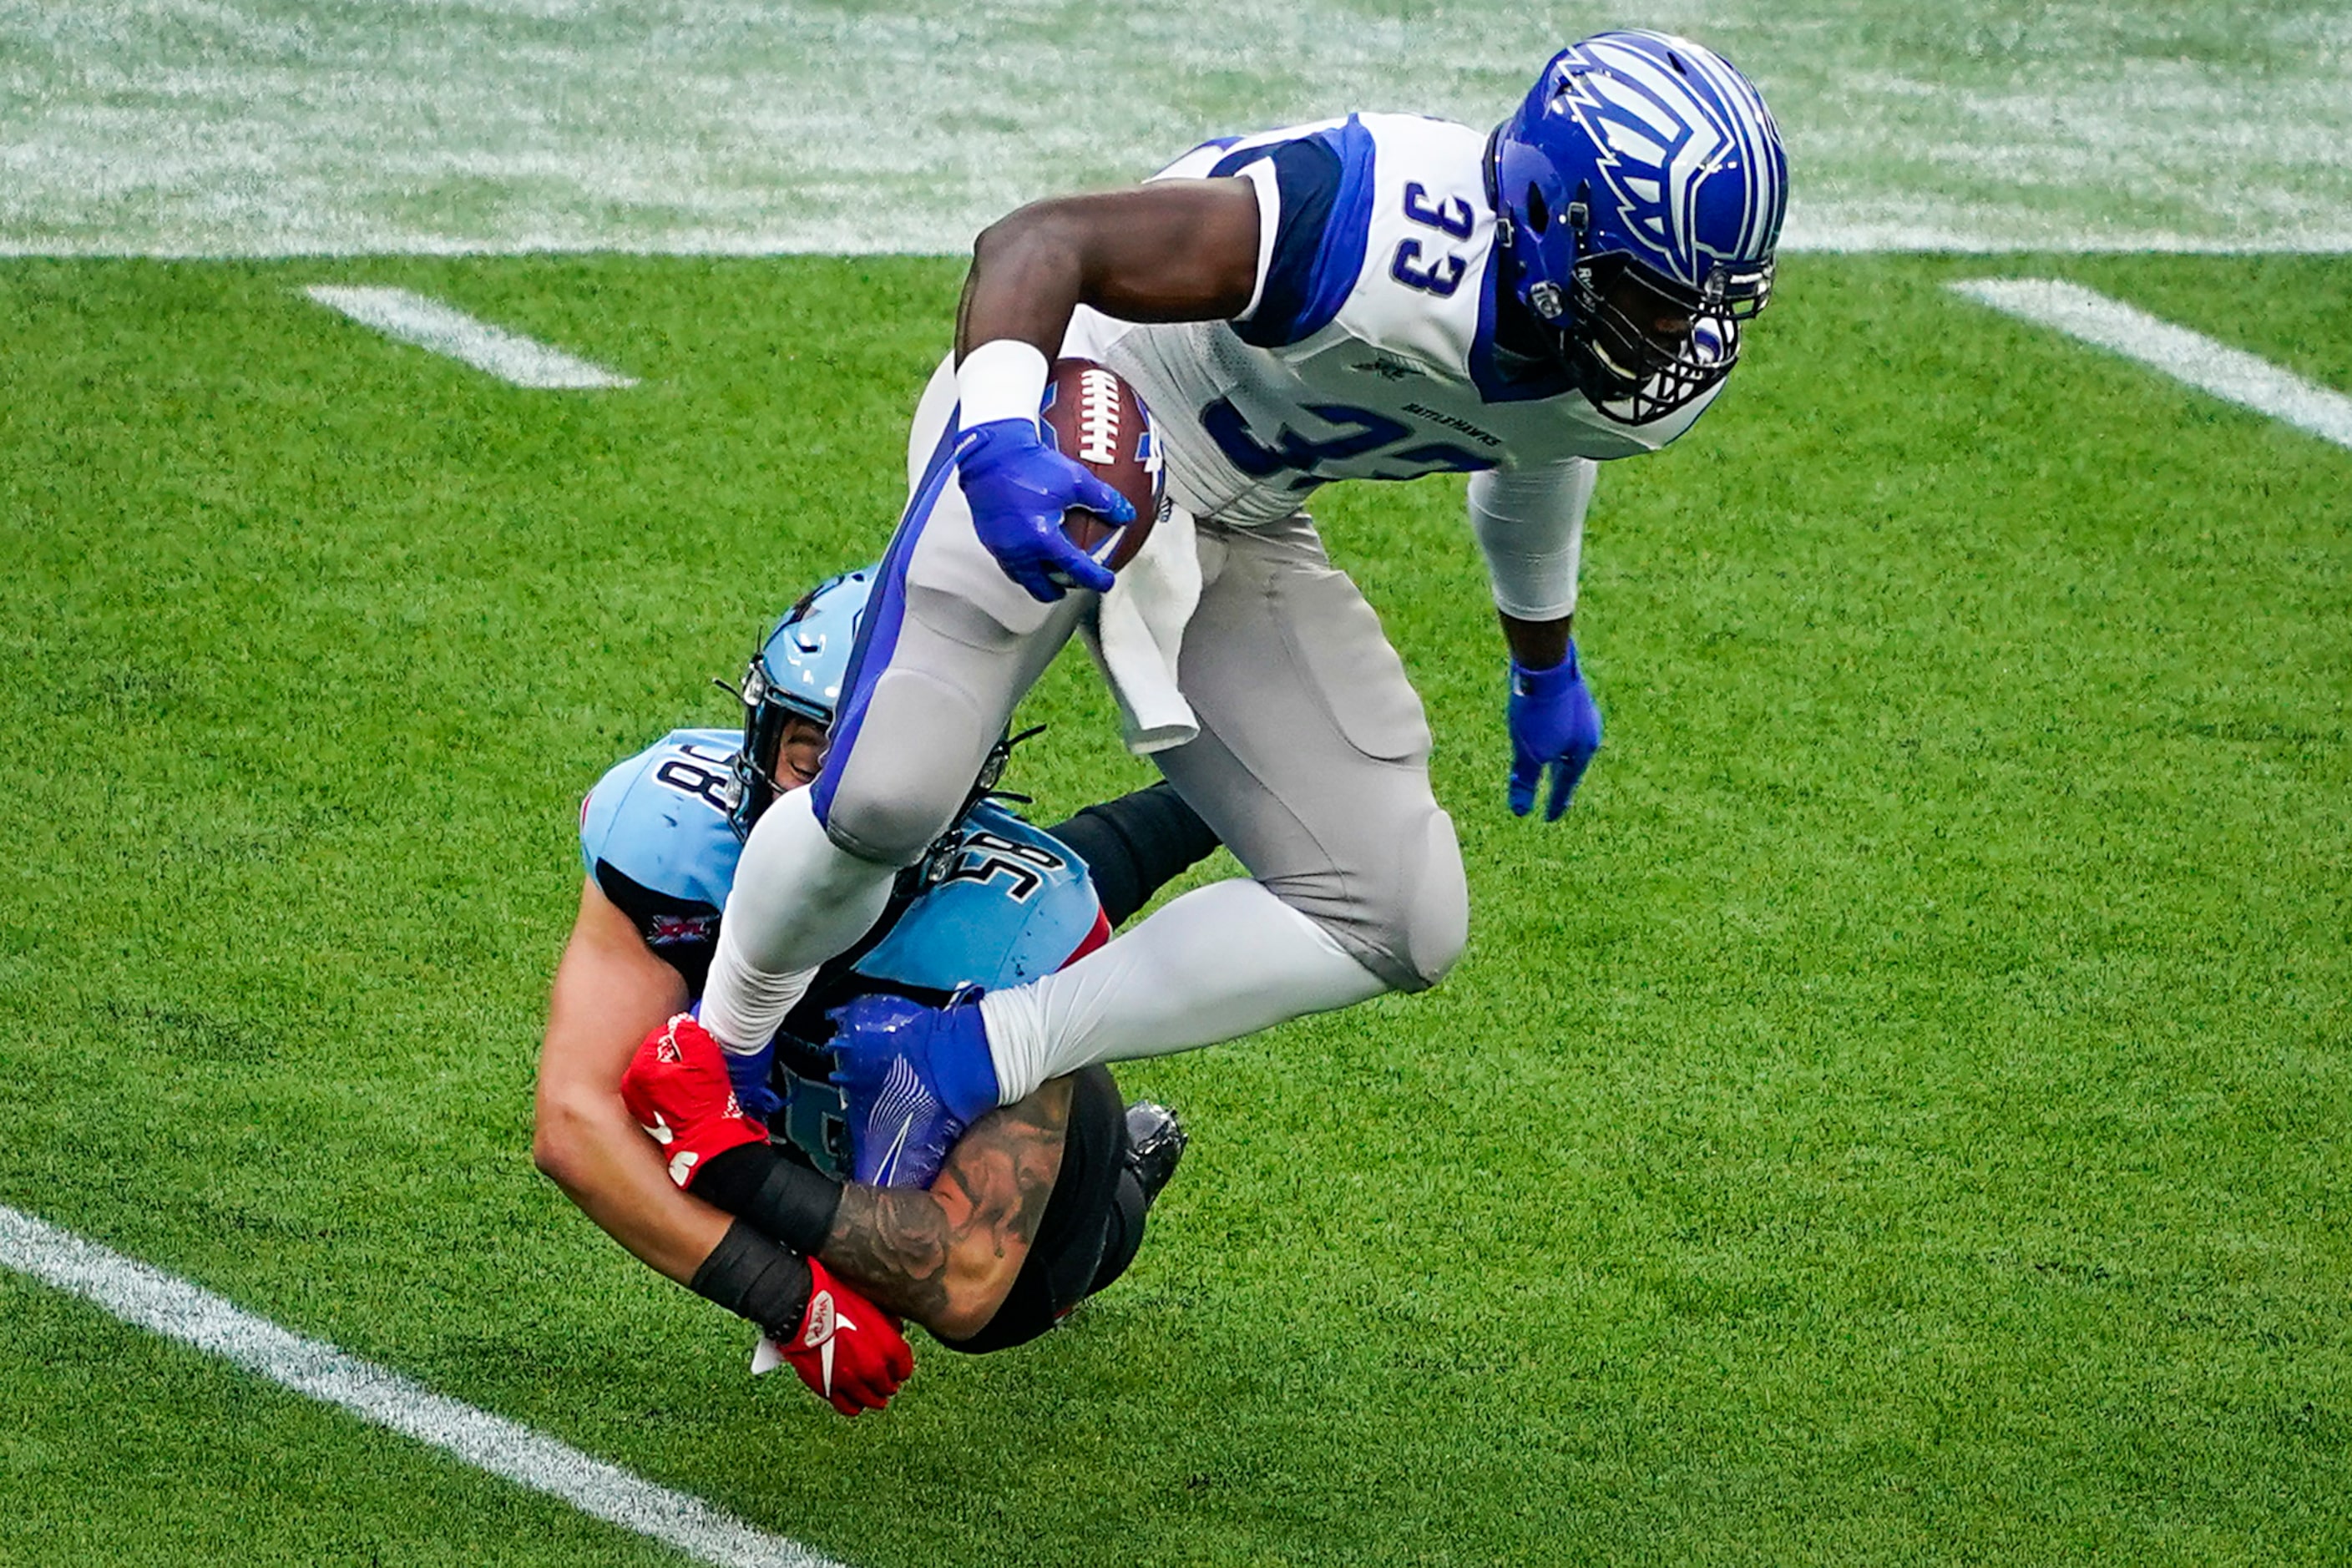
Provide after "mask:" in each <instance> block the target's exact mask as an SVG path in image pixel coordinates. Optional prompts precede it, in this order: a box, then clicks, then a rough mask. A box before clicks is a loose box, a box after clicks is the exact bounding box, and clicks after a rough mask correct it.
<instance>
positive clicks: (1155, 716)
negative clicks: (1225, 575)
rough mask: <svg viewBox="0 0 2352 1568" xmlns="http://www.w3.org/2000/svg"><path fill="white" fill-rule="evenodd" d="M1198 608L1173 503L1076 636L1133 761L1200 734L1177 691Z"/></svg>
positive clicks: (1191, 540)
mask: <svg viewBox="0 0 2352 1568" xmlns="http://www.w3.org/2000/svg"><path fill="white" fill-rule="evenodd" d="M1200 603H1201V552H1200V544H1199V541H1198V540H1197V539H1196V538H1195V536H1194V534H1193V531H1192V513H1191V512H1189V511H1186V510H1184V509H1183V508H1182V507H1181V506H1177V505H1175V504H1173V503H1172V502H1171V504H1170V505H1169V506H1168V508H1167V510H1165V511H1164V512H1162V513H1161V515H1160V521H1158V522H1157V523H1155V524H1153V526H1152V530H1151V534H1150V537H1149V538H1147V539H1146V540H1144V542H1143V548H1142V549H1140V550H1139V551H1137V552H1136V553H1135V559H1134V560H1132V561H1130V562H1129V563H1127V564H1126V565H1124V566H1122V567H1120V568H1119V572H1118V582H1116V583H1114V584H1111V590H1110V592H1109V593H1108V594H1105V595H1103V596H1102V598H1101V600H1100V602H1098V603H1097V605H1096V606H1095V609H1094V613H1093V614H1091V615H1089V616H1087V618H1086V620H1085V621H1084V622H1083V623H1082V624H1081V625H1080V626H1079V628H1078V633H1079V636H1081V637H1084V638H1085V639H1086V644H1087V652H1088V653H1091V654H1093V655H1094V656H1095V664H1096V666H1097V668H1100V669H1101V671H1102V672H1103V679H1105V680H1107V681H1108V682H1109V683H1110V690H1111V695H1112V696H1113V697H1114V698H1116V699H1117V700H1118V714H1119V730H1120V732H1121V733H1122V735H1123V736H1124V737H1125V739H1126V741H1127V749H1128V750H1129V751H1130V752H1134V753H1135V754H1136V755H1137V756H1139V757H1148V756H1150V754H1151V753H1152V752H1164V751H1167V750H1168V749H1169V748H1170V747H1171V746H1181V745H1182V744H1183V743H1184V742H1187V741H1190V740H1191V739H1192V737H1193V736H1195V735H1197V734H1199V733H1200V732H1201V722H1200V721H1199V720H1198V719H1196V718H1195V717H1193V714H1192V704H1191V703H1190V702H1187V701H1185V700H1184V693H1183V692H1182V691H1181V690H1180V689H1178V688H1177V684H1176V668H1177V661H1178V659H1179V658H1181V657H1182V655H1183V651H1184V626H1185V624H1186V623H1187V622H1189V621H1190V620H1192V611H1193V610H1194V609H1195V608H1196V607H1198V605H1200Z"/></svg>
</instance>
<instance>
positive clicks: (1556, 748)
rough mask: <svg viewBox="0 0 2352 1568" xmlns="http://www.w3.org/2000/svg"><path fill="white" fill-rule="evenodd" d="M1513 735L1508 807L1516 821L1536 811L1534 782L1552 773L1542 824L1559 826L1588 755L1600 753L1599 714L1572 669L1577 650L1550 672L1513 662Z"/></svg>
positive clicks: (1570, 651)
mask: <svg viewBox="0 0 2352 1568" xmlns="http://www.w3.org/2000/svg"><path fill="white" fill-rule="evenodd" d="M1504 716H1505V718H1506V719H1507V721H1508V722H1509V724H1510V730H1511V787H1510V802H1511V811H1512V814H1513V815H1514V816H1526V815H1527V814H1528V812H1530V811H1532V810H1534V809H1535V804H1536V780H1537V779H1538V778H1539V777H1541V776H1542V774H1543V771H1544V770H1545V769H1546V768H1549V769H1550V770H1551V793H1550V795H1549V797H1548V798H1546V800H1545V801H1544V820H1545V821H1546V822H1558V821H1559V817H1560V813H1562V812H1564V811H1566V810H1567V809H1568V802H1569V797H1570V796H1571V795H1575V794H1576V784H1577V781H1578V780H1579V779H1581V778H1582V777H1583V776H1584V770H1585V769H1586V768H1588V767H1590V766H1591V765H1592V753H1593V752H1597V751H1599V750H1600V749H1601V710H1600V709H1598V708H1596V707H1594V706H1593V705H1592V693H1591V692H1590V691H1588V690H1586V689H1585V687H1584V677H1583V675H1582V674H1581V673H1580V672H1579V671H1578V669H1577V668H1576V644H1575V642H1574V641H1573V640H1572V639H1571V640H1570V643H1569V645H1568V658H1566V659H1564V660H1562V661H1561V662H1560V663H1559V665H1558V666H1557V667H1555V668H1550V669H1529V668H1527V667H1526V666H1524V665H1522V664H1520V663H1519V661H1518V660H1517V659H1513V660H1512V661H1511V701H1510V706H1509V707H1508V708H1507V710H1505V715H1504Z"/></svg>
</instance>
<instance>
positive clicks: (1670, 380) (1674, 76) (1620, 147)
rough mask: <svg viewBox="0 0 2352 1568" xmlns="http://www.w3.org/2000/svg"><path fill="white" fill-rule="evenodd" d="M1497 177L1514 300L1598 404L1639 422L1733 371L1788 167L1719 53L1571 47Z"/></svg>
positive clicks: (1622, 39)
mask: <svg viewBox="0 0 2352 1568" xmlns="http://www.w3.org/2000/svg"><path fill="white" fill-rule="evenodd" d="M1487 170H1488V178H1489V180H1490V182H1491V185H1492V190H1491V192H1490V194H1491V195H1492V196H1493V198H1494V203H1495V208H1496V213H1497V215H1498V216H1499V218H1500V229H1501V238H1502V242H1503V243H1504V245H1505V246H1507V247H1508V261H1509V265H1510V267H1511V268H1512V269H1513V277H1512V285H1511V286H1512V290H1513V293H1514V294H1515V295H1516V297H1517V300H1518V301H1519V303H1521V304H1522V305H1524V306H1526V307H1527V309H1528V310H1529V311H1530V312H1531V313H1532V314H1533V315H1534V316H1535V317H1536V318H1537V320H1538V321H1541V322H1543V323H1544V324H1545V325H1546V326H1548V327H1549V328H1550V329H1551V330H1552V331H1555V332H1557V333H1558V334H1559V353H1560V357H1561V358H1562V360H1563V361H1564V362H1565V363H1566V364H1567V366H1568V368H1569V370H1570V373H1571V374H1574V376H1575V377H1576V380H1577V383H1578V384H1579V385H1580V387H1581V388H1582V389H1583V391H1584V394H1585V395H1586V396H1587V397H1588V398H1590V399H1591V402H1592V405H1593V406H1594V407H1596V408H1598V409H1600V410H1601V413H1602V414H1604V415H1606V416H1609V417H1610V418H1612V419H1615V420H1617V421H1619V422H1620V423H1622V424H1629V425H1638V424H1643V423H1646V422H1648V421H1649V420H1652V419H1655V418H1658V417H1660V416H1663V415H1665V414H1668V413H1671V412H1673V411H1674V410H1675V409H1677V408H1680V407H1682V406H1684V405H1685V404H1688V403H1689V402H1690V401H1691V400H1692V399H1694V398H1696V397H1697V396H1699V395H1701V394H1703V393H1705V392H1706V390H1707V389H1708V388H1710V387H1712V386H1714V385H1715V384H1717V382H1719V381H1721V380H1722V379H1723V377H1724V376H1725V375H1726V374H1727V373H1728V372H1729V371H1730V369H1731V366H1732V364H1733V363H1734V362H1735V361H1737V360H1738V357H1739V333H1740V323H1741V322H1743V321H1747V320H1748V318H1750V317H1752V316H1754V315H1755V314H1756V312H1758V311H1759V310H1762V309H1763V308H1764V304H1765V301H1766V300H1769V299H1770V298H1771V294H1772V256H1773V250H1774V247H1776V246H1778V244H1779V243H1780V219H1781V216H1782V214H1783V213H1784V212H1785V211H1786V210H1787V207H1788V189H1789V164H1788V157H1787V155H1786V154H1785V153H1783V152H1782V151H1781V147H1780V131H1779V129H1778V128H1777V127H1776V126H1774V125H1773V123H1772V115H1771V111H1770V110H1767V109H1766V108H1765V107H1764V100H1763V97H1762V96H1761V95H1760V94H1759V93H1758V92H1757V90H1756V87H1755V84H1754V83H1752V82H1750V81H1749V80H1748V79H1747V78H1746V77H1744V76H1742V75H1740V74H1739V72H1738V70H1736V69H1734V68H1732V66H1731V64H1730V63H1729V62H1728V61H1727V60H1726V59H1724V58H1723V57H1722V56H1720V55H1717V54H1716V53H1715V52H1714V51H1713V50H1711V49H1708V48H1706V47H1703V46H1701V45H1698V44H1694V43H1692V42H1691V41H1690V40H1689V39H1687V38H1677V37H1670V36H1668V35H1666V34H1664V33H1646V32H1613V33H1597V34H1595V35H1593V36H1592V37H1589V38H1586V39H1585V40H1583V41H1582V42H1581V43H1577V44H1571V45H1570V46H1569V47H1567V48H1565V49H1562V50H1561V51H1560V52H1559V54H1557V55H1555V56H1553V57H1552V59H1551V63H1550V64H1549V65H1547V66H1545V67H1544V69H1543V74H1542V75H1541V76H1540V77H1538V79H1536V84H1535V87H1534V88H1533V89H1532V90H1530V91H1529V92H1528V96H1527V100H1526V101H1525V102H1523V103H1522V104H1520V105H1519V108H1518V111H1517V113H1515V114H1513V115H1512V116H1511V118H1510V119H1508V120H1507V121H1504V122H1503V123H1502V125H1501V126H1500V127H1498V128H1497V129H1496V132H1495V136H1494V140H1493V142H1492V143H1491V144H1490V148H1489V152H1488V156H1487ZM1662 318H1664V319H1667V320H1680V321H1686V322H1688V326H1687V328H1686V329H1685V330H1684V331H1679V332H1667V331H1661V330H1660V329H1659V327H1658V325H1657V323H1658V321H1660V319H1662Z"/></svg>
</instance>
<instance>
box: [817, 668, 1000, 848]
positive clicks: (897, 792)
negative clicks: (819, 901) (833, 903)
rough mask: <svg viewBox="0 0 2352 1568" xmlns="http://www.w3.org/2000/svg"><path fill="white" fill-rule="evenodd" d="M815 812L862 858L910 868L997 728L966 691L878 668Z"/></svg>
mask: <svg viewBox="0 0 2352 1568" xmlns="http://www.w3.org/2000/svg"><path fill="white" fill-rule="evenodd" d="M837 743H841V744H845V745H846V746H847V747H848V755H847V756H845V757H841V758H835V757H828V758H826V760H825V761H826V766H827V768H828V769H833V768H836V767H837V768H838V770H839V771H838V773H836V775H835V783H834V786H833V788H832V790H831V792H830V794H829V795H828V796H827V797H826V798H825V799H824V801H823V802H822V803H821V804H822V805H823V806H824V810H823V811H822V813H821V814H820V816H821V819H822V820H823V822H824V831H825V835H826V837H829V838H831V839H832V840H833V841H834V843H835V844H836V845H838V846H840V847H841V848H843V849H844V850H845V851H847V852H848V853H850V854H852V855H855V856H857V857H858V858H861V859H866V860H874V861H879V862H880V863H882V864H884V865H888V866H911V865H913V864H914V863H915V862H916V861H917V860H918V859H919V858H921V856H922V853H923V851H924V850H926V849H928V848H929V847H930V846H931V844H932V842H933V840H935V839H937V838H938V837H939V836H940V834H942V833H945V832H946V831H947V830H948V827H949V826H950V824H952V823H953V822H954V821H955V816H956V813H957V812H958V811H959V810H961V808H962V806H963V803H964V798H965V797H966V796H967V795H969V794H970V793H971V784H972V781H973V780H974V779H975V778H977V777H978V776H979V773H980V767H981V764H982V763H984V762H986V761H987V760H988V752H989V748H990V747H991V746H992V745H994V744H995V743H996V731H995V730H994V729H993V727H992V726H990V725H989V724H988V721H986V720H985V719H983V718H982V714H981V712H980V710H979V706H978V705H977V704H976V703H974V702H973V701H972V700H971V697H970V696H969V695H967V694H966V693H964V692H962V691H961V690H959V689H956V688H955V687H953V686H951V685H949V684H948V683H947V682H945V681H942V680H940V679H935V678H933V677H932V676H929V675H928V674H925V673H924V672H923V671H921V670H918V669H908V668H896V669H889V670H885V671H884V672H883V674H882V676H881V678H880V679H877V681H875V683H874V689H873V693H872V696H871V698H870V699H869V700H868V701H867V703H866V710H865V712H864V713H863V714H862V715H861V716H860V719H859V721H858V724H857V727H856V731H855V732H854V733H853V734H851V735H850V736H848V737H847V738H846V739H845V741H844V742H837Z"/></svg>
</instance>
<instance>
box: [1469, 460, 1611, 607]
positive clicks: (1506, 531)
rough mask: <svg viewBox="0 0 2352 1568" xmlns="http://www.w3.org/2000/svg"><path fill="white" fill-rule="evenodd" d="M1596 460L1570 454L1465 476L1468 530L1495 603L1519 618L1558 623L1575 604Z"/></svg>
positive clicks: (1597, 465) (1598, 466) (1597, 466)
mask: <svg viewBox="0 0 2352 1568" xmlns="http://www.w3.org/2000/svg"><path fill="white" fill-rule="evenodd" d="M1599 468H1600V465H1599V464H1597V463H1595V462H1594V461H1592V459H1591V458H1569V459H1567V460H1566V461H1564V462H1559V463H1546V464H1545V465H1544V466H1543V467H1541V468H1526V469H1521V470H1517V471H1513V472H1505V471H1503V470H1501V469H1496V468H1490V469H1488V470H1486V472H1484V473H1476V474H1473V475H1471V476H1470V531H1472V532H1473V533H1475V534H1476V535H1477V536H1478V549H1479V552H1481V553H1482V554H1484V555H1485V556H1486V576H1487V580H1488V581H1489V582H1491V583H1492V584H1494V587H1495V607H1496V609H1498V610H1500V611H1502V612H1503V614H1505V615H1507V616H1511V617H1513V618H1514V619H1517V620H1522V621H1556V620H1559V618H1560V617H1561V616H1566V615H1569V614H1571V613H1572V612H1573V611H1574V610H1575V609H1576V566H1577V561H1578V558H1579V557H1580V555H1581V554H1582V552H1583V550H1584V509H1585V508H1586V507H1588V506H1590V505H1591V504H1592V480H1593V477H1594V475H1595V473H1596V472H1597V471H1598V469H1599Z"/></svg>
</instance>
